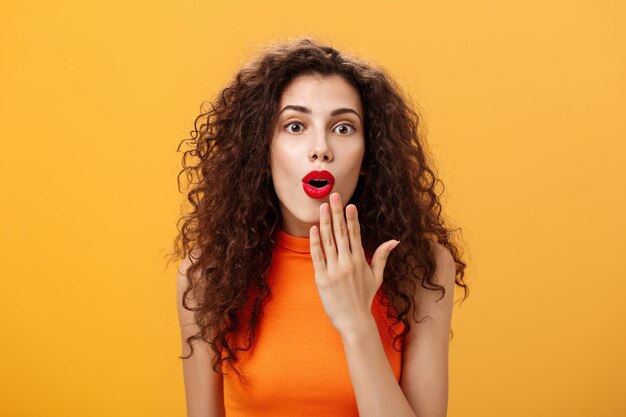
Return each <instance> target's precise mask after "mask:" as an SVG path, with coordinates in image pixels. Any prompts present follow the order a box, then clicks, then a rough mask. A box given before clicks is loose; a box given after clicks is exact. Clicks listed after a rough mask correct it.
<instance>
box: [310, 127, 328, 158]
mask: <svg viewBox="0 0 626 417" xmlns="http://www.w3.org/2000/svg"><path fill="white" fill-rule="evenodd" d="M309 159H311V160H313V161H316V160H318V159H321V160H322V161H324V162H330V161H332V159H333V153H332V151H331V150H330V147H329V146H328V141H327V140H326V133H325V132H324V131H320V133H318V134H316V135H315V137H314V141H313V144H312V146H311V150H310V151H309Z"/></svg>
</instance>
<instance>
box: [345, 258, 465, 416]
mask: <svg viewBox="0 0 626 417" xmlns="http://www.w3.org/2000/svg"><path fill="white" fill-rule="evenodd" d="M436 259H437V268H436V271H435V282H436V283H438V284H440V285H443V286H444V287H445V289H446V294H445V297H444V298H443V299H441V300H440V301H439V302H437V301H436V298H437V297H440V294H441V293H440V292H436V291H431V290H426V289H425V288H422V287H421V286H418V288H417V294H416V303H418V302H419V304H416V306H417V307H419V309H418V313H419V314H418V318H420V314H421V313H425V314H427V315H428V316H429V318H428V319H426V320H424V321H423V322H422V323H419V324H418V323H416V322H415V321H414V320H413V316H412V315H411V316H410V317H409V319H410V320H411V325H412V329H411V331H410V332H409V333H408V334H407V335H405V340H404V346H405V347H404V351H403V361H402V379H401V381H400V384H398V381H396V379H395V376H394V374H393V370H392V369H391V365H390V364H389V361H388V360H387V356H386V355H385V351H384V348H383V345H382V341H381V339H380V335H379V333H378V328H377V327H376V322H375V321H374V318H373V317H372V319H371V320H368V321H367V322H366V323H364V324H363V326H362V328H361V330H360V331H357V332H355V333H353V334H346V335H342V341H343V344H344V349H345V352H346V356H347V362H348V368H349V370H350V379H351V381H352V386H353V389H354V392H355V395H356V400H357V406H358V409H359V415H360V416H361V417H382V416H398V417H445V416H446V415H447V406H448V337H449V333H450V323H451V318H452V306H453V303H452V301H453V295H454V279H455V265H454V259H453V258H452V256H451V255H450V253H449V252H448V251H447V250H446V251H444V250H441V248H439V250H438V252H437V255H436Z"/></svg>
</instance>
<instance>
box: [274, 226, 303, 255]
mask: <svg viewBox="0 0 626 417" xmlns="http://www.w3.org/2000/svg"><path fill="white" fill-rule="evenodd" d="M273 240H274V243H275V244H276V245H278V246H280V247H281V248H283V249H286V250H288V251H291V252H297V253H311V247H310V243H309V238H308V237H298V236H293V235H290V234H289V233H287V232H285V231H284V230H283V229H282V228H281V227H278V228H277V229H276V230H275V231H274V235H273Z"/></svg>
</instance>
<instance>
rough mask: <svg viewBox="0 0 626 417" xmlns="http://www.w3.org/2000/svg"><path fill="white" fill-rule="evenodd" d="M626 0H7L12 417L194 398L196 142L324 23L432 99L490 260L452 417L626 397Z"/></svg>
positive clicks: (6, 394) (587, 408)
mask: <svg viewBox="0 0 626 417" xmlns="http://www.w3.org/2000/svg"><path fill="white" fill-rule="evenodd" d="M625 4H626V3H624V2H617V1H609V0H600V1H595V2H591V1H580V0H576V1H550V2H545V1H524V2H497V1H485V0H478V1H473V2H465V1H457V2H450V1H445V2H413V1H411V2H409V1H404V2H384V3H383V4H377V3H364V2H356V1H351V2H337V1H317V2H285V1H276V2H272V3H271V6H270V3H266V2H256V1H255V2H253V1H247V2H242V1H232V2H226V1H199V0H196V1H170V2H165V1H156V2H155V1H150V2H148V1H135V2H127V1H119V0H110V1H106V2H84V1H67V0H61V1H54V2H43V1H34V2H11V3H9V2H3V3H2V5H1V6H0V33H1V37H0V71H1V74H0V132H1V140H2V157H1V159H2V163H1V164H0V167H1V168H0V169H2V173H1V175H0V182H1V183H0V187H1V189H2V204H1V205H0V210H1V213H0V228H1V231H0V239H1V242H0V244H1V247H0V254H1V256H2V265H3V272H2V277H3V279H2V286H3V288H2V290H0V317H1V320H2V343H1V344H0V349H1V351H0V353H1V360H0V361H1V367H0V375H2V378H1V379H0V415H3V416H42V415H45V416H57V415H58V416H66V417H68V416H94V417H95V416H119V417H122V416H161V417H165V416H184V410H185V406H184V389H183V380H182V368H181V360H180V359H178V355H180V354H181V350H180V349H181V347H180V338H179V329H178V322H177V317H176V307H175V286H174V283H175V280H174V278H175V266H174V265H170V266H169V267H167V268H166V267H165V261H164V255H165V254H166V253H167V252H168V251H169V250H170V249H171V246H170V245H171V241H172V239H173V237H174V233H175V230H176V229H175V223H176V220H177V219H178V216H179V205H180V203H181V200H182V198H183V197H182V196H181V195H180V194H178V191H177V187H176V175H177V174H178V171H179V170H180V168H181V166H180V156H181V154H180V153H177V152H176V147H177V146H178V143H179V142H180V140H182V139H184V138H186V137H188V136H189V131H190V130H191V128H192V124H193V120H194V118H195V116H196V115H197V114H198V112H199V108H200V104H201V103H202V101H204V100H209V99H211V98H213V97H214V95H215V94H216V93H217V91H218V89H219V88H220V87H222V86H223V85H224V84H225V83H226V82H227V81H228V80H229V78H230V77H231V76H232V75H233V74H234V72H235V71H236V70H237V69H238V68H239V66H240V65H241V64H242V63H243V62H245V61H246V60H247V59H248V58H250V57H252V56H253V55H254V54H255V53H256V52H258V51H259V50H260V49H261V48H262V46H263V45H264V44H266V43H268V42H275V41H280V40H287V39H291V38H293V37H297V36H307V35H309V36H314V37H316V38H317V39H320V40H323V41H327V42H329V43H331V44H333V45H334V46H336V47H338V48H339V49H344V50H346V51H349V52H351V53H354V54H357V55H359V56H362V57H364V58H366V59H371V60H372V61H374V62H376V63H379V64H380V65H382V66H383V67H385V68H386V69H387V70H388V71H389V72H390V73H391V74H392V75H393V76H394V77H395V78H396V79H397V80H398V81H399V82H400V84H401V85H402V86H403V87H404V88H405V89H406V90H407V91H408V93H409V94H410V96H411V97H413V98H414V100H415V101H416V102H417V103H419V106H420V108H421V111H422V115H423V116H424V119H423V122H424V124H423V128H424V130H425V131H427V137H426V138H427V140H428V144H429V146H430V148H431V149H432V151H433V153H434V155H435V158H436V161H437V164H438V170H439V172H440V174H441V178H442V180H443V181H444V183H445V185H446V190H445V193H444V213H445V214H446V215H448V216H449V218H450V219H451V220H453V221H454V223H455V224H457V225H459V226H461V227H462V229H463V239H464V241H465V242H466V259H467V260H468V262H469V267H468V270H467V275H466V278H467V280H468V282H469V284H470V291H471V294H470V298H469V299H468V300H466V301H465V302H464V303H463V304H461V305H460V306H459V305H457V306H455V312H454V318H453V323H452V326H453V330H454V338H453V339H452V341H451V344H450V405H449V417H491V416H493V417H502V416H507V417H518V416H519V417H522V416H523V417H526V416H533V417H554V416H568V417H578V416H580V417H583V416H584V417H587V416H590V415H592V416H606V417H614V416H619V415H625V414H626V402H625V401H626V400H625V399H624V398H625V397H624V395H623V394H624V392H623V391H624V383H625V382H624V375H625V374H626V360H625V359H624V352H625V351H626V349H625V344H626V343H625V341H626V334H625V329H626V309H625V307H624V305H625V303H624V301H623V294H624V290H626V284H625V279H626V274H625V272H624V265H623V260H624V251H625V250H626V244H625V239H624V236H625V234H626V227H625V225H626V221H625V220H624V213H626V204H625V196H626V193H625V192H624V190H625V189H626V186H625V185H626V184H625V179H626V174H625V169H624V165H625V164H624V156H625V155H626V153H625V145H624V144H625V143H626V141H625V140H626V128H625V126H626V123H625V117H624V114H625V110H626V108H625V107H626V106H625V105H624V97H626V82H625V81H626V80H625V79H626V76H625V75H626V54H625V53H624V51H626V45H625V44H626V42H625V40H626V30H625V29H624V28H625V27H626V26H624V21H625V17H626V7H625ZM460 295H461V294H460V292H457V299H458V298H460Z"/></svg>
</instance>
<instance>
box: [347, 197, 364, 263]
mask: <svg viewBox="0 0 626 417" xmlns="http://www.w3.org/2000/svg"><path fill="white" fill-rule="evenodd" d="M346 218H347V219H348V226H347V227H348V236H349V237H350V251H351V252H352V254H353V255H354V256H355V257H356V258H357V259H362V258H363V257H364V256H365V253H364V250H363V244H362V242H361V225H360V224H359V213H358V212H357V209H356V206H355V205H354V204H348V206H346Z"/></svg>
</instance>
